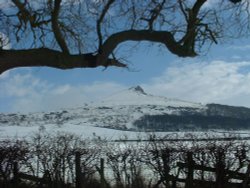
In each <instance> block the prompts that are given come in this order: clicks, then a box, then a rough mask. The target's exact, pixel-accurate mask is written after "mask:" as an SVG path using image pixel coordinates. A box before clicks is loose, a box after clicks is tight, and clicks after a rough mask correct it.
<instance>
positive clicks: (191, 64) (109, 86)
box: [0, 39, 250, 113]
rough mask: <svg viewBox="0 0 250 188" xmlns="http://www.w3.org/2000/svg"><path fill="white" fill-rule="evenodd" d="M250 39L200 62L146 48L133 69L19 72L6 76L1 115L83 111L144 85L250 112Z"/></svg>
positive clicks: (217, 48)
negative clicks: (95, 102) (63, 109)
mask: <svg viewBox="0 0 250 188" xmlns="http://www.w3.org/2000/svg"><path fill="white" fill-rule="evenodd" d="M249 52H250V39H240V40H236V41H233V42H230V43H227V44H218V45H214V46H212V47H211V48H210V49H209V50H208V51H207V53H204V54H201V55H200V56H198V57H196V58H179V57H177V56H175V55H172V54H171V53H170V52H168V51H167V50H165V49H161V48H159V47H154V46H150V47H148V45H146V44H140V45H139V46H138V47H137V49H136V52H133V53H130V52H127V51H126V52H125V51H124V54H127V57H126V60H127V62H128V64H129V69H122V68H108V69H105V70H104V69H103V68H97V69H73V70H66V71H65V70H64V71H62V70H57V69H52V68H19V69H13V70H10V71H7V72H5V73H3V74H2V75H0V104H1V105H0V112H4V113H16V112H21V113H29V112H41V111H54V110H59V109H62V108H72V107H81V106H83V105H84V104H85V103H87V102H90V101H100V100H103V99H105V98H106V97H108V96H109V95H112V94H114V93H119V92H122V91H123V90H125V89H128V88H130V87H133V86H137V85H140V86H141V87H142V88H143V89H144V90H145V92H146V93H149V94H152V95H157V96H165V97H168V98H175V99H182V100H186V101H191V102H199V103H202V104H206V103H220V104H226V105H234V106H245V107H250V53H249Z"/></svg>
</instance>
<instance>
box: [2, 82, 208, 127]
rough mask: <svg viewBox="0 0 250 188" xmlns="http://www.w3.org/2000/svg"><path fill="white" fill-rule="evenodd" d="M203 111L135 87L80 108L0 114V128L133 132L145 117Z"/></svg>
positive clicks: (192, 104)
mask: <svg viewBox="0 0 250 188" xmlns="http://www.w3.org/2000/svg"><path fill="white" fill-rule="evenodd" d="M205 108H206V107H205V106H202V105H201V104H198V103H191V102H186V101H181V100H176V99H168V98H165V97H158V96H153V95H149V94H146V93H145V92H144V90H143V89H142V88H141V87H140V86H136V87H132V88H129V89H127V90H124V91H121V92H118V93H116V94H114V95H112V96H109V97H107V98H105V99H103V100H102V101H99V102H95V103H90V104H86V105H85V106H83V107H81V108H75V109H66V110H62V111H57V112H42V113H31V114H19V113H18V114H0V126H6V125H21V126H34V125H46V124H57V125H58V126H63V125H64V124H66V123H70V124H74V125H88V126H95V127H108V128H112V129H122V130H136V129H137V128H136V127H135V126H134V125H133V123H134V122H135V121H136V120H138V119H139V118H141V117H142V116H144V115H159V114H180V113H181V112H186V111H190V112H191V111H192V112H194V111H195V112H197V111H202V110H204V109H205Z"/></svg>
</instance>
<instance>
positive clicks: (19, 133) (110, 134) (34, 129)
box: [0, 124, 250, 141]
mask: <svg viewBox="0 0 250 188" xmlns="http://www.w3.org/2000/svg"><path fill="white" fill-rule="evenodd" d="M39 131H45V132H47V133H51V134H56V133H71V134H76V135H78V136H81V137H82V138H88V139H92V138H96V137H99V138H102V139H106V140H110V141H114V140H121V139H122V140H124V139H127V140H137V139H142V140H143V139H147V138H149V136H150V135H155V136H156V137H161V138H162V137H166V138H168V139H169V138H173V139H177V138H178V139H187V138H192V137H194V138H207V137H209V138H223V137H241V138H243V137H245V138H246V137H250V130H247V131H223V130H221V131H208V132H134V131H122V130H115V129H109V128H101V127H93V126H87V125H75V124H64V125H61V126H59V125H58V124H47V125H42V126H41V125H39V126H20V125H18V126H17V125H15V126H1V127H0V139H5V138H29V137H30V136H32V135H34V134H35V133H38V132H39Z"/></svg>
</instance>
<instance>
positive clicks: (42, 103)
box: [0, 71, 124, 112]
mask: <svg viewBox="0 0 250 188" xmlns="http://www.w3.org/2000/svg"><path fill="white" fill-rule="evenodd" d="M122 89H124V86H121V85H119V84H116V83H112V82H95V83H92V84H89V85H70V84H61V85H55V84H52V83H48V82H46V81H44V80H41V79H39V78H37V77H35V76H34V75H32V74H30V73H28V74H17V73H14V71H13V73H12V72H10V73H8V75H4V76H2V75H1V77H0V101H1V100H6V99H7V98H11V101H10V99H9V101H8V103H10V104H9V105H8V106H11V107H10V108H11V109H8V111H13V112H17V111H19V112H37V111H51V110H58V109H62V108H72V107H79V106H83V105H84V103H86V102H89V101H93V100H98V99H99V100H100V99H102V98H103V97H104V98H105V97H107V96H108V95H110V94H112V93H114V92H115V91H119V90H122ZM0 103H2V102H0Z"/></svg>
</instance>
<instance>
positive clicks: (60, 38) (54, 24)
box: [51, 0, 69, 54]
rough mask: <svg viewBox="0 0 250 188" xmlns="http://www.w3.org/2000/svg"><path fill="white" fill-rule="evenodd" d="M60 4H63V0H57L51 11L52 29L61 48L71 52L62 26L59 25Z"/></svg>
mask: <svg viewBox="0 0 250 188" xmlns="http://www.w3.org/2000/svg"><path fill="white" fill-rule="evenodd" d="M60 6H61V0H55V2H54V9H53V11H52V13H51V17H52V29H53V33H54V36H55V39H56V41H57V43H58V45H59V46H60V48H61V49H62V51H63V52H64V53H67V54H69V49H68V47H67V44H66V42H65V39H64V37H63V36H62V33H61V31H60V26H59V23H58V16H59V12H60Z"/></svg>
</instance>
